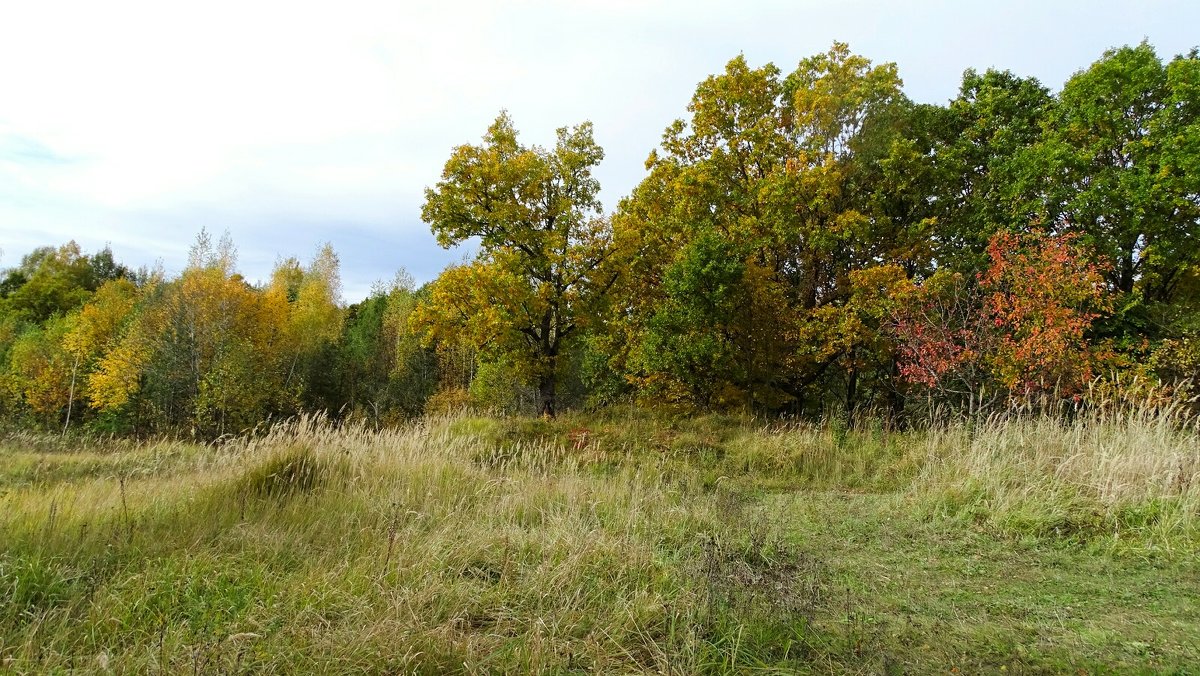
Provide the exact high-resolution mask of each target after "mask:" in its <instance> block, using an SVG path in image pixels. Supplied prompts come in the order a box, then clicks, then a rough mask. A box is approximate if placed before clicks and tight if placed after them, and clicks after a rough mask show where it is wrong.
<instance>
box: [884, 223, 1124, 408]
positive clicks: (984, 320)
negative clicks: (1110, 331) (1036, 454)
mask: <svg viewBox="0 0 1200 676" xmlns="http://www.w3.org/2000/svg"><path fill="white" fill-rule="evenodd" d="M988 255H989V257H990V258H991V263H990V265H989V266H988V269H987V270H986V271H984V272H983V273H981V274H980V275H978V277H977V278H976V279H975V280H974V281H975V282H976V283H975V284H970V283H969V280H968V279H966V278H964V277H963V276H961V275H957V274H951V273H946V272H939V273H938V274H935V275H934V276H932V277H931V278H930V279H928V280H926V281H925V282H923V283H921V284H912V285H911V286H910V287H909V288H908V289H907V290H906V291H905V292H904V294H905V296H904V298H903V302H901V303H898V308H899V309H898V310H897V312H896V314H895V316H894V318H893V330H894V333H895V337H896V340H897V354H898V357H899V366H900V374H901V376H902V377H903V378H904V379H905V380H906V381H908V382H909V383H912V384H914V385H918V386H921V387H925V388H928V389H930V390H933V391H935V392H939V393H941V394H942V395H944V396H947V397H964V396H965V397H969V398H970V399H972V400H974V399H976V398H977V397H978V396H979V395H980V393H981V392H983V391H984V390H987V389H989V388H990V389H991V390H992V391H993V392H1004V393H1006V394H1007V396H1008V398H1009V399H1010V401H1013V402H1015V403H1027V402H1030V401H1033V400H1039V399H1051V400H1054V399H1061V398H1078V397H1079V396H1080V394H1081V393H1082V392H1083V391H1084V389H1085V388H1086V386H1087V384H1088V383H1089V382H1090V381H1091V380H1092V379H1093V378H1094V377H1095V376H1096V374H1097V372H1098V370H1099V367H1100V365H1101V364H1102V363H1103V362H1104V360H1106V359H1107V358H1109V356H1110V355H1111V350H1109V349H1108V348H1107V347H1106V346H1105V345H1102V344H1092V343H1091V342H1089V340H1088V336H1087V333H1088V330H1089V329H1090V328H1091V326H1092V323H1093V322H1094V321H1095V320H1096V318H1098V317H1100V316H1101V315H1103V314H1104V313H1106V312H1110V311H1111V309H1112V307H1111V300H1110V298H1109V296H1108V294H1107V287H1106V286H1105V284H1104V277H1103V273H1104V269H1105V268H1104V266H1103V265H1102V264H1100V263H1097V262H1095V261H1093V260H1090V259H1089V258H1088V256H1087V252H1086V251H1085V250H1084V248H1083V247H1082V246H1081V245H1080V244H1079V242H1078V241H1077V238H1076V237H1075V236H1074V235H1073V234H1046V233H1043V232H1041V231H1033V232H1030V233H1026V234H1016V233H1009V232H1000V233H997V234H996V235H994V236H993V237H992V238H991V241H990V242H989V243H988Z"/></svg>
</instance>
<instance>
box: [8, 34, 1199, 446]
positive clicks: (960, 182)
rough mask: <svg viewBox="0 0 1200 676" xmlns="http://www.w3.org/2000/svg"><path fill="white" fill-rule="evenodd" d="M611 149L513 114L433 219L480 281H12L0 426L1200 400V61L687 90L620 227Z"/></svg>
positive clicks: (839, 68)
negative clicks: (907, 88)
mask: <svg viewBox="0 0 1200 676" xmlns="http://www.w3.org/2000/svg"><path fill="white" fill-rule="evenodd" d="M603 157H604V153H603V150H602V149H601V148H600V147H599V146H598V145H597V144H596V142H595V140H594V138H593V131H592V126H591V124H590V123H583V124H579V125H577V126H574V127H564V128H562V129H560V130H558V133H557V137H556V139H555V141H554V144H553V145H552V146H550V147H543V146H538V145H526V144H523V143H522V142H521V141H520V139H519V137H518V132H517V130H516V128H515V124H514V122H513V120H512V119H511V118H510V117H509V116H508V115H507V114H504V113H502V114H501V115H500V116H499V117H498V118H497V119H496V120H495V121H494V122H493V124H492V125H491V126H490V127H489V128H488V129H487V131H486V133H485V135H484V137H483V139H482V142H480V143H478V144H466V145H462V146H459V147H457V148H455V149H453V151H452V152H451V155H450V158H449V159H448V160H447V162H446V164H445V167H444V170H443V173H442V177H441V180H440V181H439V182H438V183H437V184H436V185H434V186H432V187H430V188H428V189H427V190H426V194H425V204H424V207H423V210H422V218H423V219H424V220H425V222H427V223H428V224H429V225H430V227H431V229H432V232H433V234H434V235H435V236H436V237H437V239H438V242H439V243H440V244H442V245H443V246H447V247H448V246H453V245H455V244H459V243H463V242H472V243H475V244H477V245H478V246H477V254H476V256H475V257H474V259H473V260H471V261H469V262H466V263H463V264H460V265H453V266H451V267H449V268H447V269H446V270H444V271H443V272H442V273H441V275H440V276H439V277H438V278H437V279H436V280H434V281H433V282H431V283H429V284H426V285H424V286H422V287H421V288H416V287H415V285H414V284H413V282H412V279H411V278H410V277H408V276H407V275H405V274H404V273H403V272H401V273H400V274H398V275H397V278H396V279H395V280H394V281H392V282H391V283H389V284H381V285H378V286H377V288H376V289H375V290H374V291H373V292H372V294H371V296H370V297H369V298H367V299H365V300H363V301H362V302H359V303H355V304H352V305H349V306H346V305H345V304H344V303H343V302H342V300H341V292H340V282H339V268H338V260H337V256H336V254H335V252H333V250H332V249H331V248H330V247H328V246H325V247H322V248H320V249H319V250H318V251H317V253H316V254H315V255H314V257H313V258H312V260H311V261H309V262H307V264H302V263H301V262H299V261H297V260H294V259H289V260H285V261H281V262H280V263H279V264H278V265H277V266H276V269H275V271H274V272H273V274H272V276H271V279H270V281H269V282H266V283H262V284H257V285H252V284H249V283H247V282H246V280H244V279H243V278H242V277H241V276H240V275H239V274H238V273H237V271H236V253H235V251H234V248H233V245H232V243H231V242H229V241H228V239H227V238H225V239H222V240H220V241H218V242H216V243H213V242H212V240H211V238H210V237H209V235H208V234H207V233H201V235H200V236H199V237H198V238H197V241H196V243H195V245H194V246H193V249H192V252H191V255H190V258H189V263H188V266H187V267H186V269H185V270H184V271H183V272H182V273H180V274H179V275H178V276H176V277H173V278H168V277H167V276H166V275H164V274H163V273H162V272H161V271H156V270H140V271H131V270H129V269H127V268H126V267H124V266H122V265H120V264H119V263H117V262H115V261H114V260H113V257H112V254H111V252H109V251H108V250H104V251H100V252H97V253H93V254H90V255H88V254H85V253H83V252H82V251H80V249H79V247H77V246H75V245H74V244H67V245H64V246H62V247H58V248H54V247H47V248H43V249H38V250H37V251H34V252H33V253H31V254H29V255H27V256H25V257H24V258H23V259H22V261H21V263H20V265H18V266H16V267H14V268H12V269H9V270H7V271H5V272H4V277H3V280H2V281H0V298H2V300H0V369H2V371H0V397H2V402H0V406H3V412H4V414H5V416H6V417H7V418H9V419H12V420H21V421H25V422H27V423H29V424H34V425H40V426H44V427H55V428H58V427H62V428H64V429H65V428H67V427H69V426H70V425H72V424H81V425H88V426H91V427H93V428H96V429H101V430H109V431H120V432H134V433H142V432H150V431H189V430H190V431H191V432H193V433H195V434H201V435H206V436H214V435H219V434H224V433H231V432H236V431H241V430H243V429H246V428H248V427H252V426H254V425H255V424H258V423H260V422H262V421H264V420H269V419H272V418H277V417H281V416H287V415H292V414H294V413H296V412H298V411H302V410H314V409H320V410H325V411H328V412H330V414H331V415H338V416H360V417H365V418H367V419H369V420H372V421H375V422H376V423H378V424H385V423H388V422H393V421H397V420H401V419H403V418H406V417H411V416H416V415H420V414H422V413H425V412H430V411H447V410H455V409H459V408H463V407H474V408H478V409H488V410H493V411H501V412H531V413H532V412H540V413H543V414H546V415H553V414H555V412H557V411H559V410H562V409H564V408H577V407H589V408H590V407H603V406H609V405H614V404H618V403H635V404H640V405H643V406H650V407H655V408H664V409H669V410H674V411H694V410H749V411H753V412H755V413H761V414H765V415H791V416H824V415H830V414H837V415H843V416H845V417H846V418H847V419H852V418H853V417H854V416H855V415H861V414H864V413H869V414H871V415H880V416H884V417H886V418H887V419H888V420H892V421H903V420H905V419H906V417H909V416H912V415H913V414H914V413H918V412H922V413H923V412H925V411H927V410H928V409H930V408H938V409H942V410H957V409H960V408H972V409H980V408H982V409H993V408H1000V407H1011V406H1039V407H1044V406H1060V405H1062V404H1063V403H1067V404H1071V405H1100V404H1105V403H1111V402H1113V401H1146V400H1147V399H1149V400H1151V401H1158V400H1164V401H1165V400H1168V399H1174V400H1179V399H1180V398H1184V399H1186V398H1187V397H1189V396H1190V395H1191V393H1192V391H1193V385H1192V383H1193V381H1194V380H1195V379H1196V377H1197V376H1200V56H1198V54H1197V52H1196V51H1195V50H1193V51H1192V52H1190V53H1188V54H1185V55H1180V56H1176V57H1174V58H1172V59H1169V60H1165V61H1164V60H1163V59H1161V58H1160V57H1159V56H1158V55H1157V54H1156V53H1155V51H1154V49H1153V48H1152V47H1151V46H1150V45H1149V44H1147V43H1142V44H1140V45H1137V46H1127V47H1122V48H1119V49H1113V50H1109V51H1107V52H1105V53H1104V54H1103V55H1102V57H1101V58H1100V59H1099V60H1097V61H1096V62H1095V63H1093V64H1092V65H1091V66H1089V67H1087V68H1085V69H1083V70H1080V71H1079V72H1077V73H1076V74H1075V75H1074V76H1072V77H1071V78H1070V79H1069V80H1068V81H1067V82H1066V83H1065V84H1064V86H1063V87H1062V89H1061V91H1059V92H1057V93H1054V92H1051V91H1050V90H1049V89H1048V88H1047V87H1045V86H1044V85H1043V84H1041V83H1040V82H1038V81H1037V80H1036V79H1034V78H1030V77H1020V76H1018V75H1015V74H1013V73H1011V72H1009V71H999V70H989V71H986V72H983V73H978V72H975V71H973V70H968V71H966V72H965V73H964V75H963V80H962V85H961V87H960V89H959V92H958V94H957V96H956V97H955V98H954V99H953V100H951V101H950V102H949V103H948V104H946V105H932V104H919V103H915V102H913V101H911V100H910V99H908V98H907V97H906V96H905V94H904V92H903V87H902V82H901V79H900V76H899V72H898V69H897V66H896V65H895V64H891V63H886V64H875V63H872V62H871V61H870V60H868V59H866V58H864V57H863V56H861V55H857V54H854V53H853V52H851V51H850V49H849V48H848V47H847V46H846V45H844V44H840V43H835V44H834V45H833V46H832V48H831V49H829V50H828V51H827V52H824V53H821V54H817V55H814V56H811V57H808V58H805V59H802V60H801V61H800V62H799V63H798V65H797V66H796V67H795V69H794V70H792V71H791V72H787V73H785V72H783V71H782V70H780V69H779V68H777V67H776V66H775V65H773V64H766V65H763V66H760V67H757V68H755V67H752V66H751V64H749V63H747V62H746V60H745V59H744V58H743V57H741V56H739V57H736V58H734V59H733V60H731V61H730V62H729V63H728V65H727V66H726V68H725V70H724V72H722V73H720V74H717V75H713V76H711V77H709V78H707V79H706V80H704V81H703V82H701V83H700V84H699V85H698V87H697V88H696V92H695V94H694V95H693V97H692V99H691V101H690V103H688V105H687V108H686V115H685V116H684V117H683V118H681V119H679V120H676V121H675V122H673V123H672V124H670V125H669V126H668V127H667V128H666V130H665V132H664V134H663V139H662V143H661V144H660V146H659V147H658V148H656V149H654V150H653V151H651V153H650V155H649V158H648V159H647V161H646V175H645V178H644V179H643V180H642V181H641V183H640V184H639V185H638V186H637V187H636V188H635V189H634V190H633V191H632V193H631V194H630V195H628V196H627V197H625V198H624V199H622V200H621V201H620V203H619V204H618V206H617V208H616V209H615V210H614V211H613V212H611V213H604V212H603V211H602V209H601V206H600V203H599V200H598V197H597V196H598V193H599V189H600V186H599V184H598V182H597V180H596V179H595V177H594V176H593V173H592V171H593V169H594V168H595V167H596V165H597V164H598V163H599V162H600V161H601V160H602V159H603Z"/></svg>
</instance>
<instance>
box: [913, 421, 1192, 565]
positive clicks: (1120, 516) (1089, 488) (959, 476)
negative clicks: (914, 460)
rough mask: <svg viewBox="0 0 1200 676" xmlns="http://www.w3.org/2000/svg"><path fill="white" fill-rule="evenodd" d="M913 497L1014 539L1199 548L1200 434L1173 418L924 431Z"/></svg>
mask: <svg viewBox="0 0 1200 676" xmlns="http://www.w3.org/2000/svg"><path fill="white" fill-rule="evenodd" d="M924 455H925V458H926V461H925V463H924V467H923V470H922V471H921V473H920V474H919V476H918V477H917V479H916V480H915V481H914V482H913V484H912V486H911V487H910V488H909V491H910V493H911V494H912V495H914V496H916V497H918V498H921V499H923V500H924V501H925V503H926V505H927V506H930V507H932V508H933V509H934V510H937V511H940V512H942V513H945V514H951V515H954V516H959V517H970V518H972V519H975V520H987V521H990V522H993V523H995V524H997V525H1000V526H1003V527H1006V528H1008V529H1010V530H1013V531H1014V532H1028V533H1030V534H1034V535H1056V536H1065V537H1074V538H1083V539H1088V538H1094V537H1097V536H1107V537H1110V538H1114V539H1117V540H1120V539H1122V538H1124V539H1127V540H1128V539H1130V538H1133V540H1134V544H1150V545H1151V546H1152V547H1154V548H1166V549H1172V548H1177V547H1191V546H1192V545H1193V544H1194V542H1195V539H1196V536H1197V524H1198V519H1200V431H1198V430H1197V427H1196V425H1195V424H1194V422H1189V421H1188V420H1186V419H1181V418H1179V417H1178V416H1177V415H1174V414H1173V413H1172V412H1170V411H1167V412H1156V411H1151V410H1133V411H1130V410H1125V411H1122V412H1119V413H1112V412H1103V411H1096V412H1089V413H1084V414H1081V415H1079V416H1077V417H1075V418H1074V419H1071V420H1064V419H1062V418H1059V417H1052V416H1047V415H1042V416H1015V415H997V416H992V417H989V418H986V419H984V420H982V421H979V422H976V423H970V422H962V423H956V424H951V425H941V426H934V427H932V428H931V429H929V430H927V431H926V432H925V433H924Z"/></svg>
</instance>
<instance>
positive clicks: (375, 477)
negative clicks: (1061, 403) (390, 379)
mask: <svg viewBox="0 0 1200 676" xmlns="http://www.w3.org/2000/svg"><path fill="white" fill-rule="evenodd" d="M1198 524H1200V436H1198V434H1197V432H1196V431H1195V430H1194V428H1190V427H1187V426H1186V425H1180V424H1179V423H1178V421H1176V420H1172V419H1170V418H1169V417H1168V416H1155V415H1150V414H1126V415H1121V416H1116V417H1110V418H1106V417H1103V416H1082V417H1079V418H1077V419H1075V420H1073V421H1070V422H1060V421H1055V420H1052V419H1046V418H1024V419H1018V418H991V419H986V420H978V421H973V422H970V423H967V422H964V423H955V424H951V425H945V426H934V427H932V428H930V429H926V430H921V431H907V432H890V431H888V430H885V429H883V428H882V427H880V426H877V425H871V424H864V425H863V426H862V428H861V429H849V430H848V429H845V428H844V427H841V426H839V425H836V424H826V425H811V426H810V425H784V424H779V423H766V422H762V421H755V420H751V419H737V418H717V417H706V418H697V419H688V420H676V421H671V420H656V419H654V418H650V417H647V416H644V415H642V414H639V413H637V412H632V411H631V412H628V413H626V414H623V415H617V414H615V413H609V414H606V415H603V416H582V415H568V416H564V417H561V418H560V419H558V420H556V421H546V420H538V419H515V420H496V419H488V418H456V419H443V420H428V421H424V422H420V423H416V424H413V425H411V426H409V427H405V428H402V429H396V430H382V431H376V430H374V429H371V428H367V427H356V426H341V427H338V426H332V425H329V424H327V423H325V422H323V421H322V420H320V419H313V418H306V419H300V420H297V421H293V422H291V423H287V424H284V425H280V426H277V427H275V428H273V429H272V430H270V431H269V432H267V433H264V434H258V435H254V436H248V437H244V438H232V439H226V440H223V441H222V442H220V443H216V444H209V445H200V444H189V443H184V442H178V441H169V440H162V441H156V442H142V443H138V444H134V443H132V442H125V441H119V440H103V439H68V440H59V439H57V438H53V437H42V436H35V435H28V434H22V433H14V434H10V435H9V436H7V437H5V438H4V439H3V440H2V441H0V670H9V671H12V672H16V673H35V672H36V673H42V672H47V671H83V672H93V671H94V672H105V671H112V672H124V673H144V672H166V673H181V672H185V673H186V672H194V673H215V672H222V673H238V672H282V673H323V672H359V673H361V672H367V673H379V672H391V673H408V672H418V673H445V672H462V673H496V672H513V673H518V672H529V671H541V672H593V671H600V672H621V673H628V672H662V673H698V672H700V673H704V672H714V673H717V672H719V673H745V672H767V673H772V672H774V673H794V672H817V673H824V672H846V673H879V672H883V673H903V672H907V673H928V672H938V671H940V672H954V671H958V672H964V673H979V672H985V673H999V672H1015V673H1027V672H1071V673H1098V672H1111V671H1118V672H1129V671H1134V672H1145V671H1149V672H1165V673H1195V672H1196V671H1197V670H1198V668H1197V666H1196V665H1200V603H1198V602H1197V599H1198V598H1200V525H1198Z"/></svg>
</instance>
